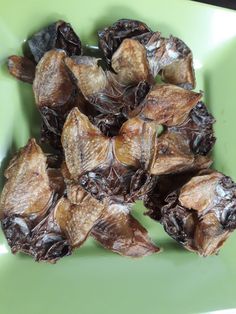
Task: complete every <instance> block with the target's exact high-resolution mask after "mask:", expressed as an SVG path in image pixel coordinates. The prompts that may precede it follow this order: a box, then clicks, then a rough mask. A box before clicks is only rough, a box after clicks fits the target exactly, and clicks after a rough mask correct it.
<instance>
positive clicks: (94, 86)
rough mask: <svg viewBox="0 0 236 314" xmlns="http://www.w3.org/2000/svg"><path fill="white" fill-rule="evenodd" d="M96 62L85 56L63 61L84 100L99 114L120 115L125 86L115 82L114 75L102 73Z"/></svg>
mask: <svg viewBox="0 0 236 314" xmlns="http://www.w3.org/2000/svg"><path fill="white" fill-rule="evenodd" d="M98 61H99V59H97V58H94V57H87V56H81V57H73V58H66V59H65V63H66V65H67V67H68V69H69V70H70V71H71V73H72V75H73V77H74V79H75V81H76V84H77V87H78V89H79V90H80V91H81V93H82V94H83V96H84V98H85V99H86V100H87V101H88V102H89V103H90V104H92V105H93V106H94V107H95V108H96V109H97V110H98V111H99V112H101V113H105V114H107V113H112V114H120V111H121V108H122V107H123V106H124V104H123V93H124V91H125V88H126V86H124V85H122V84H121V83H119V82H118V81H117V77H116V75H115V74H114V73H112V72H109V71H104V70H103V69H102V67H101V66H100V65H99V64H98Z"/></svg>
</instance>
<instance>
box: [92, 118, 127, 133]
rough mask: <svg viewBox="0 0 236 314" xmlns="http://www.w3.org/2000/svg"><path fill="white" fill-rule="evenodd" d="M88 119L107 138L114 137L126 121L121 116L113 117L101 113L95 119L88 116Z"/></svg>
mask: <svg viewBox="0 0 236 314" xmlns="http://www.w3.org/2000/svg"><path fill="white" fill-rule="evenodd" d="M89 119H90V121H91V122H92V123H93V124H94V125H96V126H97V127H98V128H99V130H100V131H101V132H102V133H103V134H104V135H106V136H109V137H112V136H116V135H117V134H118V133H119V130H120V128H121V126H122V124H123V123H124V122H125V121H126V118H125V117H124V116H123V115H122V114H117V115H113V114H111V113H108V114H102V113H101V114H99V115H97V116H95V117H91V116H90V117H89Z"/></svg>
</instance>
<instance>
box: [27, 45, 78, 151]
mask: <svg viewBox="0 0 236 314" xmlns="http://www.w3.org/2000/svg"><path fill="white" fill-rule="evenodd" d="M65 56H66V53H65V52H64V51H63V50H51V51H49V52H47V53H46V54H45V55H44V57H43V58H42V59H41V60H40V62H39V63H38V65H37V68H36V75H35V80H34V83H33V91H34V96H35V101H36V104H37V107H38V109H39V111H40V113H41V116H42V120H43V123H42V127H41V141H42V142H46V143H50V144H51V145H52V146H53V147H54V148H61V140H60V137H61V132H62V127H63V125H64V122H65V119H66V117H67V114H68V113H69V111H70V110H71V108H73V107H75V106H79V107H80V105H81V106H82V107H83V106H84V104H83V101H82V102H81V101H80V97H79V95H78V91H77V88H76V86H75V84H74V83H73V81H72V78H71V76H70V74H69V71H68V70H67V67H66V66H65V64H64V59H65ZM82 109H83V108H82Z"/></svg>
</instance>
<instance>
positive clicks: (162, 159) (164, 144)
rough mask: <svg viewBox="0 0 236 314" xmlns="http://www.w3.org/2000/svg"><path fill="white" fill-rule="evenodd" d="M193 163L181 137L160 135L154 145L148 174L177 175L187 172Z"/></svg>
mask: <svg viewBox="0 0 236 314" xmlns="http://www.w3.org/2000/svg"><path fill="white" fill-rule="evenodd" d="M193 163H194V155H193V154H192V153H191V151H190V149H189V146H188V142H186V140H185V138H183V137H182V136H181V135H178V134H174V133H170V132H167V133H164V134H162V135H161V136H160V137H159V138H158V141H157V144H156V145H155V156H154V158H153V160H152V164H151V167H150V173H151V174H155V175H161V174H170V173H177V172H181V171H184V170H188V169H189V168H190V167H191V166H192V164H193Z"/></svg>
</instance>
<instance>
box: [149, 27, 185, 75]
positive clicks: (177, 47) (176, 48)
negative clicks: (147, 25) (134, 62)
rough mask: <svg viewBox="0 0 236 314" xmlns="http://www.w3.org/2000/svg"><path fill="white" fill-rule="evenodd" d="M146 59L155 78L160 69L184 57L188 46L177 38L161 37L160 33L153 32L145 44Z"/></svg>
mask: <svg viewBox="0 0 236 314" xmlns="http://www.w3.org/2000/svg"><path fill="white" fill-rule="evenodd" d="M145 48H146V51H147V59H148V62H149V67H150V70H151V74H152V75H153V77H154V78H155V77H156V76H157V74H158V73H159V72H160V70H162V69H164V68H165V67H166V66H168V65H170V64H172V63H173V62H176V61H178V60H181V59H185V58H186V57H187V56H188V55H189V54H190V53H191V51H190V49H189V48H188V46H187V45H186V44H185V43H184V42H183V41H182V40H181V39H179V38H177V37H173V36H170V37H169V38H163V37H161V33H159V32H155V33H153V35H152V37H151V38H150V39H149V41H148V42H147V43H146V44H145Z"/></svg>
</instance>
